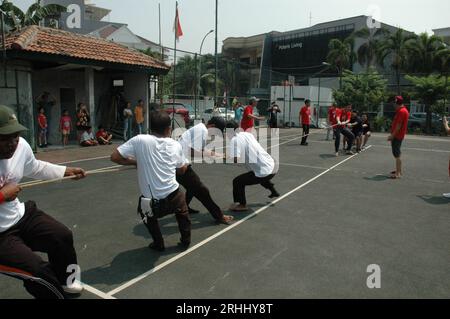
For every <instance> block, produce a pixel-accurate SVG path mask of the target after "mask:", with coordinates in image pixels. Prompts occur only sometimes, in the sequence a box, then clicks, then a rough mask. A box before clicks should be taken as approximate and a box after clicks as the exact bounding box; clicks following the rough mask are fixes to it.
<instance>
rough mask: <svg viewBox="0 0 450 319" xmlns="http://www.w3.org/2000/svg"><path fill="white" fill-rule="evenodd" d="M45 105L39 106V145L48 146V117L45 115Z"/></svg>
mask: <svg viewBox="0 0 450 319" xmlns="http://www.w3.org/2000/svg"><path fill="white" fill-rule="evenodd" d="M44 113H45V110H44V108H43V107H41V108H39V115H38V125H39V147H47V145H48V144H47V130H48V125H47V117H46V116H45V114H44Z"/></svg>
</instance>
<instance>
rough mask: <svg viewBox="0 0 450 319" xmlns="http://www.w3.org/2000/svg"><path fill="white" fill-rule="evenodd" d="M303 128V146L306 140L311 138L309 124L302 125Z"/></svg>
mask: <svg viewBox="0 0 450 319" xmlns="http://www.w3.org/2000/svg"><path fill="white" fill-rule="evenodd" d="M302 127H303V137H302V144H306V140H307V139H308V136H309V124H302Z"/></svg>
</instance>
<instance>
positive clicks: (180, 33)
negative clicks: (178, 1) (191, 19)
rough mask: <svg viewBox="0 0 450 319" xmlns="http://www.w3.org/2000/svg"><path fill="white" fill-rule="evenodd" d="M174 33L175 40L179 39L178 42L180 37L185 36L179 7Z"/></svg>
mask: <svg viewBox="0 0 450 319" xmlns="http://www.w3.org/2000/svg"><path fill="white" fill-rule="evenodd" d="M173 31H174V32H175V38H176V39H177V41H179V40H180V37H182V36H183V29H181V23H180V15H179V13H178V6H177V10H176V13H175V23H174V26H173Z"/></svg>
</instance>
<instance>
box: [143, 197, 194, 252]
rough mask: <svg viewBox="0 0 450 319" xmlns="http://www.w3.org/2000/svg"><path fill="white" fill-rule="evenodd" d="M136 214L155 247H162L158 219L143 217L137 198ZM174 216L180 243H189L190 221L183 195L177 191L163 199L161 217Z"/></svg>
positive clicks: (162, 239) (162, 242)
mask: <svg viewBox="0 0 450 319" xmlns="http://www.w3.org/2000/svg"><path fill="white" fill-rule="evenodd" d="M138 213H139V214H140V216H141V218H142V220H143V222H144V225H145V226H146V227H147V230H148V232H149V233H150V235H151V236H152V238H153V241H154V243H155V245H157V246H159V247H164V238H163V236H162V233H161V229H160V228H159V223H158V218H157V217H155V216H152V217H150V216H145V215H144V213H143V212H142V209H141V199H140V198H139V204H138ZM170 214H175V218H176V220H177V223H178V230H179V231H180V234H181V242H182V243H190V242H191V219H190V217H189V211H188V207H187V205H186V198H185V194H184V193H183V192H181V191H179V190H177V191H175V192H173V193H172V194H170V195H169V196H168V197H167V198H166V199H165V205H164V212H163V215H170Z"/></svg>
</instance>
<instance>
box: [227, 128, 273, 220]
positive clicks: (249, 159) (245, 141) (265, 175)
mask: <svg viewBox="0 0 450 319" xmlns="http://www.w3.org/2000/svg"><path fill="white" fill-rule="evenodd" d="M227 128H229V129H230V128H231V129H234V130H235V133H234V136H233V138H232V139H231V141H230V144H229V150H228V155H229V157H231V158H233V159H234V162H235V163H238V162H245V164H246V166H247V168H248V169H249V170H250V171H249V172H248V173H245V174H242V175H240V176H238V177H236V178H235V179H234V180H233V200H234V204H233V205H232V206H231V208H230V210H232V211H247V210H248V207H247V200H246V198H245V187H246V186H248V185H257V184H260V185H261V186H263V187H264V188H266V189H268V190H270V195H269V198H275V197H279V196H280V194H278V192H277V191H276V190H275V187H274V184H273V183H272V182H271V180H272V178H273V177H274V176H275V175H276V173H277V172H278V165H277V164H276V163H275V161H274V159H273V158H272V156H270V155H269V153H267V152H266V151H265V150H264V148H263V147H262V146H261V145H260V144H259V143H258V141H257V140H256V138H255V137H254V136H253V134H251V133H248V132H240V133H239V132H236V130H237V129H238V125H237V123H235V122H230V123H229V124H228V125H227Z"/></svg>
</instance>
